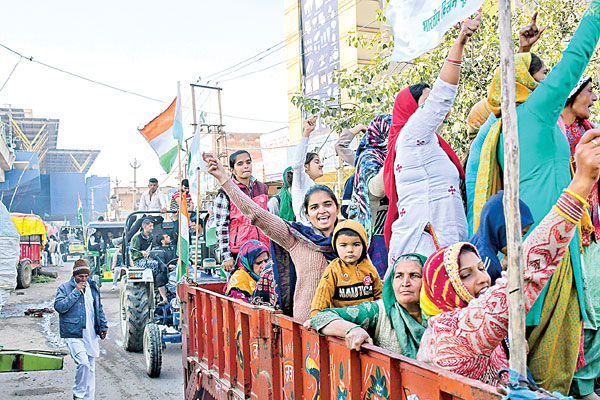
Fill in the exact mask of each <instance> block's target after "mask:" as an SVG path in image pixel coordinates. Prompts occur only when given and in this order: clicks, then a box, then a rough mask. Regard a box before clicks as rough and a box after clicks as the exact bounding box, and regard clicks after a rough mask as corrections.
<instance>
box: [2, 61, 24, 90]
mask: <svg viewBox="0 0 600 400" xmlns="http://www.w3.org/2000/svg"><path fill="white" fill-rule="evenodd" d="M22 59H23V57H21V56H19V59H18V60H17V63H16V64H15V66H14V67H13V69H12V71H10V74H8V78H6V80H5V81H4V84H3V85H2V87H1V88H0V93H1V92H2V90H3V89H4V87H5V86H6V84H7V83H8V81H10V78H12V76H13V73H14V72H15V70H16V69H17V67H18V66H19V63H20V62H21V60H22Z"/></svg>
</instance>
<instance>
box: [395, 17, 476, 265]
mask: <svg viewBox="0 0 600 400" xmlns="http://www.w3.org/2000/svg"><path fill="white" fill-rule="evenodd" d="M479 24H480V17H479V16H478V17H477V18H475V19H473V20H467V21H465V22H464V23H463V25H462V30H461V32H460V35H459V37H458V39H457V40H456V42H455V43H454V45H453V46H452V48H451V49H450V53H449V55H448V58H447V59H446V62H445V63H444V66H443V67H442V70H441V71H440V75H439V77H438V79H437V80H436V82H435V84H434V85H433V89H431V90H430V89H429V87H428V86H427V85H426V84H419V85H413V86H411V87H409V88H406V89H404V90H402V91H401V92H400V93H398V96H397V97H396V101H395V103H394V110H393V114H392V127H391V129H390V137H389V141H388V157H387V158H386V161H385V164H384V172H383V179H384V182H385V194H386V195H387V197H388V199H389V212H388V215H387V218H386V221H385V227H384V236H385V239H386V242H387V243H388V244H389V255H388V265H393V264H394V261H395V259H396V258H397V257H399V256H400V255H402V254H404V253H413V252H416V253H419V254H424V255H426V256H429V255H430V254H431V253H433V252H434V251H435V250H436V248H438V247H439V246H440V245H441V246H444V245H448V244H451V243H455V242H456V241H458V240H467V239H468V236H467V219H466V216H465V210H464V206H463V202H462V198H461V195H460V190H459V188H460V181H461V180H464V170H463V168H462V165H461V163H460V160H459V159H458V157H457V156H456V154H455V153H454V151H453V150H452V148H451V147H450V146H449V145H448V143H446V142H445V141H444V140H443V139H442V138H441V136H439V135H438V134H436V129H437V128H438V126H439V125H440V124H442V122H443V121H444V120H445V119H446V117H447V115H448V114H449V113H450V110H451V108H452V104H453V103H454V98H455V96H456V92H457V90H458V82H459V77H460V67H461V62H462V61H461V60H462V53H463V50H464V48H465V45H466V44H467V42H468V41H469V38H470V37H471V36H472V35H473V34H474V33H475V31H477V29H478V28H479Z"/></svg>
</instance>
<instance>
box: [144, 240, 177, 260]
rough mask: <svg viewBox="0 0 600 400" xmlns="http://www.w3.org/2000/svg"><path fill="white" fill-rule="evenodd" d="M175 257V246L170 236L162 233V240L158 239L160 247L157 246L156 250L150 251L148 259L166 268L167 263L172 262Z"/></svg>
mask: <svg viewBox="0 0 600 400" xmlns="http://www.w3.org/2000/svg"><path fill="white" fill-rule="evenodd" d="M157 244H158V243H157ZM175 255H176V249H175V245H174V244H173V242H172V241H171V236H169V234H168V233H163V235H162V238H161V239H160V246H157V248H156V249H154V250H152V251H150V257H152V258H153V259H155V260H156V261H158V262H160V263H162V264H163V265H165V266H168V264H169V261H171V260H173V259H174V258H175Z"/></svg>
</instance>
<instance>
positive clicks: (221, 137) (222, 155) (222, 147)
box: [190, 83, 227, 166]
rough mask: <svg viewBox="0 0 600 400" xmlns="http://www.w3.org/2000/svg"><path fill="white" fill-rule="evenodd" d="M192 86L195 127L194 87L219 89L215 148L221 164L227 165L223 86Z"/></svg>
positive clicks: (192, 84)
mask: <svg viewBox="0 0 600 400" xmlns="http://www.w3.org/2000/svg"><path fill="white" fill-rule="evenodd" d="M190 86H191V87H192V108H193V109H194V110H193V113H194V117H193V120H194V128H195V127H196V125H197V123H196V99H195V92H194V88H197V87H199V88H203V89H211V90H216V91H217V102H218V105H219V125H217V139H216V141H215V150H216V153H217V154H216V156H217V158H218V159H219V160H220V161H221V164H223V166H225V165H227V134H226V133H225V130H224V129H223V127H224V126H223V113H222V109H221V92H222V91H223V88H220V87H217V86H208V85H199V84H196V83H190ZM209 133H210V129H209Z"/></svg>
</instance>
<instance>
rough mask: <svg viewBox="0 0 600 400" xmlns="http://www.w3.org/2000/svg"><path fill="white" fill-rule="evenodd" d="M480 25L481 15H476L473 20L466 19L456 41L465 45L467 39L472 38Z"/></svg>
mask: <svg viewBox="0 0 600 400" xmlns="http://www.w3.org/2000/svg"><path fill="white" fill-rule="evenodd" d="M480 24H481V14H479V15H477V16H476V17H475V18H473V19H468V20H466V21H464V22H463V23H462V29H461V30H460V34H459V35H458V41H459V42H460V43H462V44H463V45H464V44H467V42H468V41H469V38H470V37H471V36H473V34H474V33H475V32H477V29H479V25H480Z"/></svg>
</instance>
